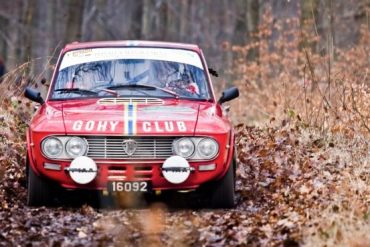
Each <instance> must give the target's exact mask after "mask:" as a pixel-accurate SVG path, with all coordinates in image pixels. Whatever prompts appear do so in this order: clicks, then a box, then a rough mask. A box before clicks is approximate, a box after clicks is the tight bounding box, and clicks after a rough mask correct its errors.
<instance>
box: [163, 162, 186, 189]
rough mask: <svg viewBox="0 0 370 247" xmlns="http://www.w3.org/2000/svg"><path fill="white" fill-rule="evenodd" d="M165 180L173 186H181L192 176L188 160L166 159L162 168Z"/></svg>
mask: <svg viewBox="0 0 370 247" xmlns="http://www.w3.org/2000/svg"><path fill="white" fill-rule="evenodd" d="M162 174H163V176H164V178H165V179H166V180H167V181H168V182H170V183H172V184H181V183H183V182H185V180H186V179H188V177H189V175H190V165H189V163H188V161H187V160H186V159H184V158H183V157H180V156H171V157H169V158H168V159H166V160H165V161H164V163H163V166H162Z"/></svg>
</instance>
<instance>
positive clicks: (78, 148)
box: [66, 137, 87, 158]
mask: <svg viewBox="0 0 370 247" xmlns="http://www.w3.org/2000/svg"><path fill="white" fill-rule="evenodd" d="M86 151H87V143H86V140H85V139H82V138H80V137H72V138H71V139H70V140H69V141H68V142H67V144H66V152H67V154H68V155H69V156H71V157H72V158H76V157H79V156H82V155H84V154H86Z"/></svg>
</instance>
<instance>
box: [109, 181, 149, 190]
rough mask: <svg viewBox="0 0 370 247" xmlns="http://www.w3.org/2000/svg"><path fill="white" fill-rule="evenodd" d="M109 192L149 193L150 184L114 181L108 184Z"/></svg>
mask: <svg viewBox="0 0 370 247" xmlns="http://www.w3.org/2000/svg"><path fill="white" fill-rule="evenodd" d="M108 191H111V192H149V191H150V188H149V183H148V182H146V181H141V182H138V181H136V182H130V181H113V182H109V183H108Z"/></svg>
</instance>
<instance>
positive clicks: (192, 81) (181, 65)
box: [51, 48, 209, 99]
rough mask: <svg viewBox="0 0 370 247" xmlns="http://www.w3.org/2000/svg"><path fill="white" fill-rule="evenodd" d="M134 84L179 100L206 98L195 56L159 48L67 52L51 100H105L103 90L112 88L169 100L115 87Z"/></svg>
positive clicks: (152, 93)
mask: <svg viewBox="0 0 370 247" xmlns="http://www.w3.org/2000/svg"><path fill="white" fill-rule="evenodd" d="M134 84H137V85H151V86H155V87H157V88H162V89H166V90H170V91H173V92H175V93H177V94H178V95H179V97H180V98H181V97H182V98H191V99H208V98H209V90H208V87H207V80H206V75H205V71H204V68H203V65H202V62H201V60H200V57H199V55H198V54H197V53H196V52H193V51H188V50H180V49H162V48H96V49H88V50H76V51H71V52H67V53H66V54H65V55H64V57H63V59H62V61H61V64H60V66H59V71H58V73H57V79H56V82H55V84H54V87H53V90H52V92H51V98H52V99H66V98H79V97H106V96H107V95H109V94H108V93H107V92H106V90H104V89H106V88H114V90H115V91H117V93H118V95H119V96H121V97H128V96H129V97H132V96H135V97H141V96H143V97H169V94H168V93H166V92H165V91H162V90H154V89H153V88H152V90H148V89H147V88H141V87H124V86H123V87H117V86H119V85H134ZM69 89H71V90H69ZM75 89H78V90H75Z"/></svg>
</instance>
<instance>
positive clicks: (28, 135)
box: [26, 128, 40, 176]
mask: <svg viewBox="0 0 370 247" xmlns="http://www.w3.org/2000/svg"><path fill="white" fill-rule="evenodd" d="M26 140H27V156H28V163H29V164H28V165H29V166H30V167H31V169H32V170H33V171H34V172H35V173H36V175H38V176H40V173H39V171H38V170H37V169H36V166H35V159H34V157H33V155H32V150H31V148H32V147H31V131H30V128H27V132H26Z"/></svg>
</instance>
